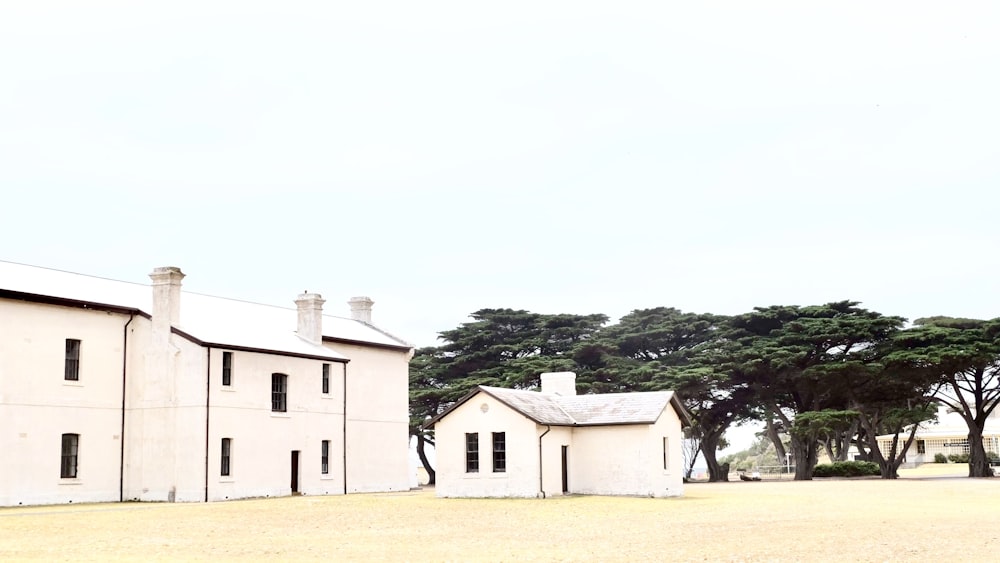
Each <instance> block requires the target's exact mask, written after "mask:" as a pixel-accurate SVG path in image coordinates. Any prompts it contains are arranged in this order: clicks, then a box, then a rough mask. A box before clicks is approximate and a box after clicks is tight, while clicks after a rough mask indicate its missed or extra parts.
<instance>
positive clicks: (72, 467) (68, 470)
mask: <svg viewBox="0 0 1000 563" xmlns="http://www.w3.org/2000/svg"><path fill="white" fill-rule="evenodd" d="M67 342H68V341H67ZM77 342H79V340H77ZM79 448H80V435H79V434H63V435H62V464H61V465H62V467H61V468H60V470H59V476H60V477H62V478H63V479H73V478H75V477H76V466H77V452H78V451H79Z"/></svg>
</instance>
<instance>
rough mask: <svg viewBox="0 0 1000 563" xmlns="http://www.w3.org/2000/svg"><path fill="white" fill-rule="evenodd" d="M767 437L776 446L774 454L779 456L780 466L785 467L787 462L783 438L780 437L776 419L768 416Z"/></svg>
mask: <svg viewBox="0 0 1000 563" xmlns="http://www.w3.org/2000/svg"><path fill="white" fill-rule="evenodd" d="M767 437H768V438H769V439H770V440H771V443H772V444H774V452H775V454H776V455H777V456H778V464H779V465H784V464H785V460H786V459H787V458H786V457H785V444H782V443H781V436H779V435H778V428H777V427H776V426H775V424H774V419H773V418H772V417H771V416H770V415H768V417H767Z"/></svg>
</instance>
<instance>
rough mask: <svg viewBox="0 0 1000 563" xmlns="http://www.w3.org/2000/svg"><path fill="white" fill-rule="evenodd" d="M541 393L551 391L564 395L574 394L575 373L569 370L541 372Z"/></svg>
mask: <svg viewBox="0 0 1000 563" xmlns="http://www.w3.org/2000/svg"><path fill="white" fill-rule="evenodd" d="M542 393H553V394H556V395H562V396H564V397H569V396H571V395H576V374H575V373H573V372H571V371H557V372H550V373H543V374H542Z"/></svg>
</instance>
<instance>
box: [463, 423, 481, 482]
mask: <svg viewBox="0 0 1000 563" xmlns="http://www.w3.org/2000/svg"><path fill="white" fill-rule="evenodd" d="M465 471H466V473H478V472H479V434H477V433H474V432H473V433H469V434H466V435H465Z"/></svg>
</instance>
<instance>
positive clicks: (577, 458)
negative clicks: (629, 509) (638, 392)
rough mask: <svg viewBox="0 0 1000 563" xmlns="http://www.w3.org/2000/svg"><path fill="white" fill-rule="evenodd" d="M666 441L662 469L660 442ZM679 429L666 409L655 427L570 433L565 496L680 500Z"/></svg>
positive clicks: (673, 415) (587, 429)
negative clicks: (648, 497)
mask: <svg viewBox="0 0 1000 563" xmlns="http://www.w3.org/2000/svg"><path fill="white" fill-rule="evenodd" d="M664 437H666V438H667V439H668V451H667V456H668V459H667V462H668V463H667V468H666V469H664V467H663V465H664V464H663V438H664ZM681 439H682V433H681V424H680V420H679V419H678V418H677V414H676V413H675V412H674V410H673V409H672V408H668V409H667V410H666V411H664V413H663V415H661V417H660V419H659V420H658V421H657V423H656V424H653V425H646V424H636V425H620V426H594V427H580V428H574V429H573V444H572V446H571V448H570V464H569V465H570V491H571V492H573V493H580V494H595V495H635V496H651V497H671V496H681V495H682V494H683V492H684V489H683V483H684V481H683V453H682V451H681V442H680V440H681Z"/></svg>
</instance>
